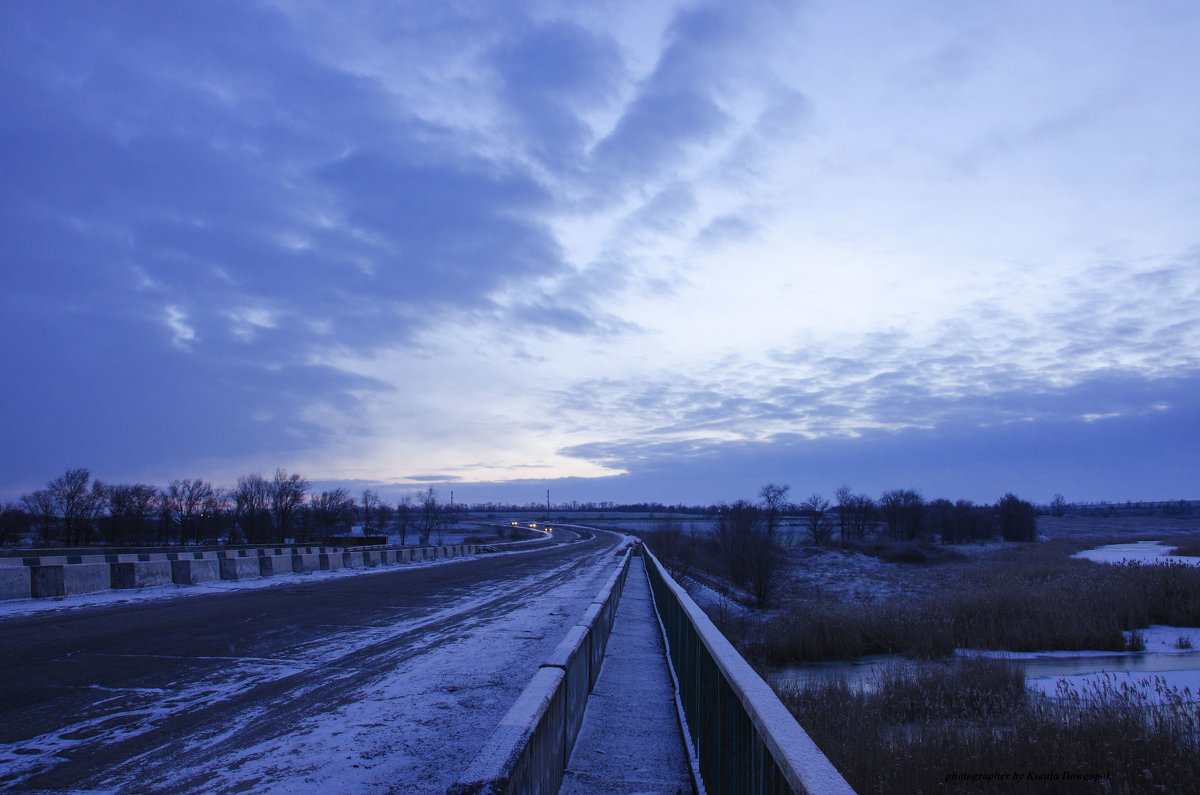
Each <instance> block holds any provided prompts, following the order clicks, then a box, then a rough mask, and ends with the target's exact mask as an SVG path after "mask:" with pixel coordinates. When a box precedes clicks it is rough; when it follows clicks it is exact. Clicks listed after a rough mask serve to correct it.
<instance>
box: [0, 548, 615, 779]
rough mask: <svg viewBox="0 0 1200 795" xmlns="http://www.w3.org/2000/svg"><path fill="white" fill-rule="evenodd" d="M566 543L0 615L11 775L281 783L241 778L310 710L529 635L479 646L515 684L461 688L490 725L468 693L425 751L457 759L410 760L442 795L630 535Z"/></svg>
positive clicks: (344, 703) (3, 720)
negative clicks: (448, 657) (447, 657)
mask: <svg viewBox="0 0 1200 795" xmlns="http://www.w3.org/2000/svg"><path fill="white" fill-rule="evenodd" d="M554 541H555V543H554V544H552V545H548V546H546V547H545V548H541V549H538V550H536V551H528V552H524V553H521V554H512V555H495V556H479V557H476V558H472V559H465V560H461V561H454V562H449V563H444V564H442V565H436V566H429V567H424V568H419V567H408V568H406V567H403V566H401V567H397V568H395V569H394V570H390V571H388V572H383V573H380V572H376V573H371V574H366V575H363V576H354V577H341V578H337V579H327V580H317V579H315V578H314V579H313V580H312V581H310V582H308V583H299V584H295V585H281V586H278V587H272V588H263V589H253V590H245V591H231V592H227V593H220V594H213V595H203V596H190V597H186V598H179V599H171V600H164V601H156V602H146V603H136V602H135V603H129V604H124V605H118V606H105V607H95V608H85V609H75V610H69V611H53V612H51V613H49V614H40V615H33V616H27V617H13V618H6V619H3V620H0V650H3V651H2V654H3V656H2V658H0V787H3V788H6V789H13V790H16V791H47V790H48V791H64V790H68V791H85V790H96V789H102V790H105V791H130V792H132V791H138V792H142V791H154V792H198V791H210V790H218V791H219V790H222V789H223V790H225V791H248V790H254V789H258V790H266V789H270V786H269V785H270V783H271V782H270V781H269V780H264V777H263V776H262V775H259V776H257V777H247V778H246V779H245V780H244V781H242V782H241V783H240V784H239V783H237V781H238V779H237V776H236V775H233V774H231V773H230V772H229V771H230V770H233V769H234V768H237V767H238V766H239V765H241V764H243V763H244V762H245V759H244V758H243V757H239V753H241V752H242V751H243V750H244V749H245V748H247V747H250V746H253V745H254V744H255V743H261V742H262V740H263V738H270V737H276V738H284V739H283V740H281V741H280V747H281V748H282V747H286V746H287V741H286V738H287V737H288V736H289V732H295V731H296V727H297V726H298V725H300V724H301V723H302V722H304V721H305V720H309V719H311V718H312V716H314V715H321V714H336V713H337V711H338V710H339V709H346V708H347V707H348V706H350V705H353V704H354V703H355V702H356V700H358V699H360V698H363V697H364V696H363V694H364V693H366V692H368V691H371V690H372V688H378V687H380V686H381V685H380V683H381V682H383V681H384V680H387V679H388V677H393V676H395V675H396V671H398V670H400V669H405V670H414V671H416V672H417V673H415V674H410V676H414V677H417V678H418V679H419V676H420V675H423V674H421V673H420V672H421V671H422V670H424V669H422V668H421V667H420V666H417V667H416V668H413V665H414V664H415V663H420V662H422V661H423V660H425V659H426V658H429V659H435V658H436V655H437V654H438V653H439V652H438V650H439V648H441V647H445V646H448V645H451V644H455V643H456V642H459V641H461V639H462V638H464V637H467V636H471V635H478V636H480V637H484V636H487V632H488V631H489V627H491V630H492V631H493V635H495V634H496V633H502V634H503V635H504V637H506V638H512V637H514V635H513V633H525V634H517V635H515V637H516V638H517V641H511V640H509V641H507V645H505V646H504V647H503V648H504V649H508V648H509V646H513V643H516V644H517V645H516V646H514V648H515V649H516V651H515V652H512V653H509V654H508V657H507V658H506V657H505V655H504V654H502V653H500V651H498V652H497V654H496V655H494V661H493V662H494V665H495V666H496V670H495V671H493V672H492V673H491V674H490V677H491V678H490V679H489V678H488V677H489V669H488V665H489V656H490V655H489V654H487V653H486V650H484V651H485V653H480V654H475V655H474V657H475V658H477V659H475V660H473V661H472V664H473V665H475V666H478V668H479V671H478V673H479V675H480V677H481V678H480V680H479V681H484V682H491V683H492V684H494V685H495V686H496V687H499V688H500V689H501V691H502V692H501V695H500V696H499V697H498V698H492V697H489V698H487V699H483V701H482V702H479V700H476V701H475V702H468V701H466V700H462V703H463V709H464V710H466V709H467V708H470V707H475V709H470V710H469V715H470V720H471V721H473V723H472V724H471V726H472V729H471V731H470V732H468V734H474V735H478V734H479V732H480V731H484V736H483V737H478V736H467V737H465V738H464V737H462V736H460V735H459V734H456V733H454V732H451V731H449V730H448V729H447V727H453V726H454V725H455V720H456V718H455V715H454V714H453V711H454V709H455V708H456V707H454V705H453V704H451V705H450V713H451V714H448V715H447V716H445V717H441V716H439V717H438V720H440V721H442V724H440V725H442V729H441V730H440V731H439V732H435V733H434V734H435V735H439V736H440V735H445V736H446V737H448V738H450V739H447V741H446V745H447V747H446V748H441V749H439V748H437V747H434V745H436V743H437V740H434V739H425V740H423V742H424V743H425V744H424V745H422V746H421V747H420V748H419V750H418V751H415V752H414V754H415V757H425V756H427V755H434V756H436V755H438V754H441V755H443V759H442V761H441V762H438V763H436V764H435V763H432V762H431V763H429V764H426V762H425V761H423V760H422V759H420V758H414V759H413V760H412V761H411V762H410V763H408V764H409V767H408V769H407V775H410V776H412V777H413V782H412V783H413V787H412V788H413V789H416V790H419V789H422V788H424V789H427V790H429V791H434V790H436V789H437V788H438V787H440V786H442V785H443V782H444V781H449V780H453V772H454V771H453V770H451V769H450V768H452V767H454V765H461V764H465V763H466V762H467V761H469V760H468V759H459V758H458V757H461V756H462V754H463V753H465V752H466V749H469V748H471V747H478V745H479V744H480V743H481V742H482V739H484V738H485V737H486V733H487V731H486V727H487V726H489V725H490V726H494V725H495V721H496V720H498V719H499V717H500V716H502V714H503V712H504V710H506V709H507V706H506V704H505V703H504V702H505V700H506V699H508V698H509V697H510V694H511V698H515V694H516V693H517V692H519V690H520V688H521V687H523V685H524V682H516V681H509V680H511V679H519V678H520V677H521V676H523V675H524V673H525V672H526V671H527V672H528V674H529V675H532V673H533V671H534V670H535V669H536V666H537V664H538V663H539V662H540V660H541V656H539V655H543V654H544V653H545V652H546V650H547V649H549V648H553V645H554V644H555V643H556V642H557V640H558V638H559V637H560V632H562V631H565V630H563V627H569V626H570V624H571V623H573V621H574V620H577V619H578V616H577V615H572V613H579V614H581V613H582V610H583V609H585V607H586V601H587V600H586V599H582V598H581V597H579V596H575V597H573V598H569V597H570V594H571V593H573V592H570V593H568V591H564V590H563V589H564V588H565V587H569V586H571V585H572V584H573V583H575V582H576V581H580V586H579V587H580V588H581V589H582V590H580V594H582V593H583V592H585V591H586V590H587V589H588V588H593V587H598V584H599V582H601V581H602V580H599V579H597V578H598V577H600V572H601V570H602V568H601V563H602V562H604V561H606V560H607V559H608V557H609V556H610V555H611V553H612V552H613V551H614V549H615V548H616V547H617V546H618V545H619V537H618V536H616V535H615V534H612V533H608V532H606V531H597V532H595V533H592V532H588V531H582V532H575V531H570V530H556V531H555V538H554ZM605 568H606V567H605ZM564 593H567V594H568V596H563V594H564ZM539 599H542V600H543V602H545V604H548V605H550V607H548V608H544V610H545V612H546V616H547V618H546V626H547V627H549V629H548V630H547V631H546V632H543V633H541V634H538V633H537V632H530V631H529V630H528V627H529V625H530V621H531V620H534V621H536V620H537V619H536V618H534V619H530V617H529V616H528V615H526V616H525V617H524V618H523V619H522V621H524V623H523V624H513V625H512V627H508V626H506V625H505V624H504V622H505V621H510V622H511V621H514V620H515V619H513V611H514V606H515V605H517V604H520V605H523V606H525V607H527V608H528V607H530V606H536V605H538V604H540V603H539V602H538V600H539ZM530 609H534V608H530ZM536 609H538V610H542V609H543V608H536ZM535 615H540V613H536V614H535ZM492 625H494V626H492ZM497 636H498V635H497ZM526 640H527V641H528V643H525V641H526ZM459 645H461V643H460V644H459ZM459 653H460V656H461V650H460V652H459ZM513 654H517V655H518V656H519V659H515V660H514V659H513ZM525 656H527V657H528V659H527V660H526V659H525ZM405 666H408V668H405ZM447 666H448V668H447V670H450V667H451V666H450V663H449V662H448V663H447ZM474 673H475V670H474V669H472V674H474ZM448 689H449V690H451V691H453V690H454V688H453V687H450V688H448ZM480 703H482V704H483V705H484V706H485V707H486V709H484V711H483V712H482V713H481V712H480V709H479V707H480ZM439 706H440V707H441V709H443V710H445V709H447V707H446V706H444V705H439ZM397 714H399V713H397ZM413 714H414V715H417V716H418V717H420V719H421V720H422V721H424V720H425V718H424V717H421V716H422V715H423V714H424V713H420V712H415V713H413ZM466 714H468V712H464V715H466ZM481 715H482V717H481ZM395 719H398V720H403V718H402V717H401V718H395ZM459 723H462V720H460V721H459ZM385 728H387V730H388V731H390V732H392V733H393V734H394V733H395V732H397V731H400V732H402V731H403V730H404V727H403V726H393V727H385ZM375 731H376V732H377V733H378V732H382V731H383V729H382V728H381V729H377V730H375ZM335 733H336V732H335ZM372 741H373V740H371V738H367V739H366V740H363V739H360V740H358V742H359V743H360V744H369V743H370V742H372ZM431 743H432V745H431ZM260 755H261V754H260ZM320 764H323V765H324V768H321V769H320V770H317V768H318V767H319V766H320ZM423 765H424V766H423ZM431 765H432V766H431ZM310 767H311V768H312V769H313V770H317V772H315V773H312V772H311V771H310V773H311V775H309V778H307V779H305V780H306V781H309V782H310V783H312V784H313V787H314V788H316V786H317V782H320V781H322V780H327V781H328V780H334V781H336V780H338V779H337V776H336V775H335V774H333V773H330V771H329V770H327V769H326V768H328V767H329V764H328V763H327V762H324V763H317V762H314V763H312V764H311V765H310ZM354 767H355V768H358V767H359V765H357V764H356V765H355V766H354ZM368 767H369V766H368ZM330 776H333V778H332V779H330ZM322 777H324V778H322ZM231 782H232V783H231ZM418 785H420V786H418ZM363 786H366V785H363ZM367 788H375V789H380V788H382V787H372V786H368V787H367ZM387 789H392V790H393V791H404V790H405V789H407V787H405V786H401V785H396V786H395V787H391V786H389V787H387Z"/></svg>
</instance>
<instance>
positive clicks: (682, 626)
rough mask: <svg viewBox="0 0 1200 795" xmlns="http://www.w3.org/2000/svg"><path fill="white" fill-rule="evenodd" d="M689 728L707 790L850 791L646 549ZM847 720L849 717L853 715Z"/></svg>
mask: <svg viewBox="0 0 1200 795" xmlns="http://www.w3.org/2000/svg"><path fill="white" fill-rule="evenodd" d="M643 550H644V552H645V557H646V561H647V563H648V564H649V565H647V566H646V572H647V575H648V576H649V578H650V591H651V593H652V594H653V595H654V603H655V609H656V610H657V611H658V616H659V620H660V622H661V623H662V627H663V635H664V638H665V639H666V642H667V656H668V657H669V658H670V662H671V667H672V668H673V669H674V671H675V678H676V681H677V683H678V684H677V687H678V695H679V702H680V709H681V712H682V718H683V720H684V723H685V725H684V731H685V732H686V734H687V736H688V739H689V740H690V742H691V749H690V750H691V752H692V753H694V755H695V762H696V763H697V765H698V767H699V773H700V778H701V780H702V781H703V784H704V788H705V790H707V791H708V792H719V793H723V794H724V793H756V794H757V793H763V794H764V795H765V794H766V793H786V792H794V793H807V794H808V795H826V793H831V794H834V795H836V794H839V793H849V794H850V795H853V793H854V790H853V789H851V788H850V785H849V784H847V783H846V780H845V779H844V778H842V775H841V774H840V773H838V771H837V769H836V768H834V766H833V764H832V763H831V762H830V761H829V760H828V759H827V758H826V757H825V755H824V754H823V753H821V750H820V749H819V748H817V746H816V744H815V743H813V741H812V739H810V738H809V736H808V734H806V733H805V731H804V729H802V728H801V727H800V724H798V723H797V722H796V719H795V718H794V717H792V714H791V713H790V712H788V710H787V707H785V706H784V705H783V703H782V702H781V701H780V700H779V698H778V696H776V695H775V692H774V691H773V690H771V687H770V685H768V684H767V683H766V682H764V681H763V679H762V677H761V676H759V675H758V674H757V673H756V672H755V671H754V669H753V668H751V667H750V664H749V663H747V662H746V661H745V659H743V658H742V656H741V655H740V654H738V652H737V650H736V649H734V648H733V645H732V644H730V642H729V641H728V640H726V638H725V636H724V635H723V634H721V631H720V630H718V629H717V628H716V626H715V625H714V624H713V623H712V621H711V620H709V618H708V616H706V615H705V614H704V611H703V610H701V609H700V608H699V607H698V606H697V605H696V603H695V602H694V601H692V598H691V597H690V596H688V594H687V592H686V591H684V589H683V588H682V587H681V586H680V585H679V583H677V582H675V580H674V579H672V578H671V575H669V574H667V572H666V570H665V569H663V567H662V564H660V563H659V562H658V559H657V558H655V557H654V555H653V554H652V553H651V552H650V550H649V548H646V547H643ZM848 719H849V718H848Z"/></svg>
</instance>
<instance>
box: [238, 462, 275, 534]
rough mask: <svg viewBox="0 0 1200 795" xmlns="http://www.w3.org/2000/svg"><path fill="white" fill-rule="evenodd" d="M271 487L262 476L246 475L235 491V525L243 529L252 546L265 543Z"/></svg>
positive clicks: (239, 481) (240, 480) (240, 479)
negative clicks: (264, 530)
mask: <svg viewBox="0 0 1200 795" xmlns="http://www.w3.org/2000/svg"><path fill="white" fill-rule="evenodd" d="M270 492H271V489H270V485H269V484H268V483H267V479H266V478H264V477H263V476H262V475H246V476H245V477H240V478H238V482H237V488H236V489H234V490H233V506H234V507H233V518H234V525H235V526H236V527H239V528H241V531H242V533H243V534H244V535H245V537H246V540H247V541H248V542H250V543H251V544H258V543H260V542H262V541H263V539H264V537H265V535H266V534H265V533H264V532H263V529H264V528H265V527H266V525H267V521H268V520H269V518H270V517H269V514H268V512H267V507H268V505H269V504H270Z"/></svg>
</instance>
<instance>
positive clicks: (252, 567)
mask: <svg viewBox="0 0 1200 795" xmlns="http://www.w3.org/2000/svg"><path fill="white" fill-rule="evenodd" d="M261 560H262V558H247V557H238V556H233V557H228V558H221V559H220V560H218V561H217V563H218V565H219V566H220V572H221V579H222V580H246V579H252V578H254V577H259V576H261V574H262V571H261V568H260V561H261Z"/></svg>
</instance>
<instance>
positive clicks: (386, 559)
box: [379, 549, 399, 566]
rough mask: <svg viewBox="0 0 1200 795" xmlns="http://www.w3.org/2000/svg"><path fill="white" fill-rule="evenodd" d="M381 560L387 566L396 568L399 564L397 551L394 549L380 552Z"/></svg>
mask: <svg viewBox="0 0 1200 795" xmlns="http://www.w3.org/2000/svg"><path fill="white" fill-rule="evenodd" d="M379 559H380V560H381V561H382V562H383V565H385V566H395V565H396V564H397V563H398V562H399V559H398V558H397V556H396V550H394V549H381V550H379Z"/></svg>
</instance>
